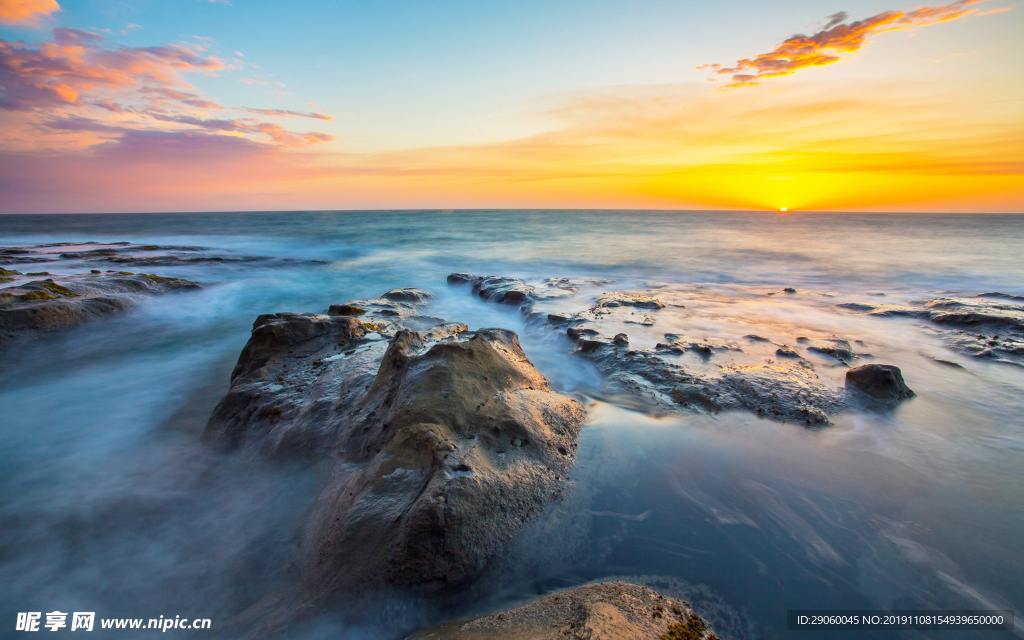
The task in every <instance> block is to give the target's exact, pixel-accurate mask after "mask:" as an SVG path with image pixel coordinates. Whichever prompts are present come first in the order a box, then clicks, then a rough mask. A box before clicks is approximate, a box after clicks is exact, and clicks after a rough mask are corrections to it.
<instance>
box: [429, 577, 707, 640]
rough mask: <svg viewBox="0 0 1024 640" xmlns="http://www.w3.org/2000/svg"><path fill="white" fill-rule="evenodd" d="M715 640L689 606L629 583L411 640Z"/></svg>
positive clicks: (573, 593)
mask: <svg viewBox="0 0 1024 640" xmlns="http://www.w3.org/2000/svg"><path fill="white" fill-rule="evenodd" d="M498 638H502V639H508V640H564V639H566V638H570V639H582V638H586V639H588V640H660V639H664V638H667V639H668V640H675V639H684V638H685V639H686V640H705V639H706V640H714V639H717V638H718V635H717V634H716V633H715V631H714V630H713V629H712V628H711V626H710V625H709V624H708V622H707V621H706V620H705V619H704V618H702V617H701V616H700V615H698V614H697V613H695V612H694V611H693V608H692V607H691V605H690V603H689V602H686V601H683V600H679V599H676V598H672V597H668V596H664V595H662V594H660V593H658V592H656V591H653V590H651V589H649V588H647V587H644V586H640V585H635V584H628V583H625V582H600V583H596V584H589V585H585V586H582V587H577V588H575V589H571V590H566V591H558V592H555V593H552V594H549V595H547V596H544V597H543V598H541V599H539V600H537V601H536V602H534V603H532V604H528V605H526V606H523V607H519V608H517V609H512V610H511V611H505V612H503V613H498V614H494V615H490V616H484V617H481V618H477V619H475V620H469V621H456V622H449V623H447V624H444V625H441V626H439V627H435V628H433V629H427V630H425V631H421V632H419V633H416V634H414V635H412V636H410V638H409V640H490V639H498Z"/></svg>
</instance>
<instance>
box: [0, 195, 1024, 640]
mask: <svg viewBox="0 0 1024 640" xmlns="http://www.w3.org/2000/svg"><path fill="white" fill-rule="evenodd" d="M85 241H97V242H117V241H130V242H133V243H152V244H161V245H171V244H173V245H197V246H203V247H208V248H210V249H211V250H213V251H216V252H218V253H220V254H225V255H238V256H243V255H258V256H269V257H273V258H276V259H277V260H273V261H263V262H249V263H243V262H230V261H226V262H224V263H202V264H191V265H181V266H167V267H148V268H146V269H145V271H147V272H153V273H157V274H160V275H168V276H176V277H182V278H188V279H191V280H195V281H197V282H200V283H202V284H203V285H204V288H203V289H202V290H201V291H198V292H187V293H178V294H173V295H168V296H163V297H153V298H147V299H145V300H144V302H143V303H142V304H141V305H140V306H138V307H136V308H134V309H132V310H130V311H129V312H126V313H124V314H121V315H119V316H116V317H113V318H110V319H107V320H103V321H100V322H95V323H92V324H89V325H86V326H83V327H80V328H76V329H73V330H68V331H63V332H60V333H56V334H53V335H50V336H46V337H44V338H41V339H38V340H34V341H31V342H28V343H25V344H21V345H17V346H14V347H11V348H8V349H6V350H5V351H4V352H3V353H2V354H0V358H2V360H0V425H2V426H0V436H2V438H3V444H2V446H0V603H2V620H3V621H4V622H3V623H2V625H0V628H2V629H3V632H2V633H0V635H2V636H4V637H6V636H7V635H8V634H13V633H14V632H13V631H11V629H13V621H14V618H15V613H16V612H18V611H44V612H46V611H53V610H60V611H95V612H96V613H97V617H98V618H100V617H140V618H150V617H157V616H159V615H165V616H167V615H170V616H172V617H173V616H174V615H182V616H188V617H204V618H205V617H208V618H211V619H212V620H213V626H214V630H215V631H214V633H213V636H211V637H221V634H218V633H216V629H217V627H218V624H225V623H226V622H227V621H228V620H229V619H230V618H231V617H232V616H233V615H235V614H237V613H238V612H240V611H242V610H243V609H245V608H246V607H247V606H249V605H251V604H252V603H254V602H256V601H257V600H258V599H259V598H260V597H261V596H263V595H265V594H266V593H268V592H270V591H272V590H274V589H275V588H277V587H278V586H280V585H281V584H282V583H283V581H285V580H287V570H288V562H289V559H290V557H291V553H292V551H293V549H294V547H295V541H296V535H297V529H298V527H299V526H300V523H301V521H302V517H303V514H304V513H305V511H306V510H307V509H308V508H309V506H310V505H311V503H312V501H313V499H314V498H315V497H316V495H317V492H318V491H319V488H320V483H321V482H322V477H321V473H322V470H321V469H318V468H317V467H316V466H312V467H310V466H304V465H289V464H282V463H276V464H271V463H267V462H259V461H255V460H252V459H244V458H241V457H237V456H222V455H216V454H214V453H212V452H210V451H208V450H207V448H206V447H204V445H203V444H202V443H201V442H200V441H199V436H200V434H201V433H202V430H203V428H204V426H205V424H206V420H207V418H208V416H209V414H210V411H211V410H212V408H213V406H214V405H215V404H216V402H217V401H218V400H219V398H220V397H221V396H222V395H223V394H224V393H225V392H226V391H227V388H228V382H229V375H230V371H231V368H232V366H233V365H234V362H235V360H236V359H237V357H238V353H239V351H240V350H241V348H242V346H243V345H244V344H245V342H246V340H247V338H248V336H249V332H250V329H251V326H252V322H253V320H254V319H255V317H256V316H257V315H259V314H262V313H269V312H277V311H296V312H322V311H324V310H325V309H326V308H327V307H328V306H329V305H330V304H338V303H343V302H345V301H348V300H354V299H364V298H375V297H377V296H379V295H380V294H381V293H383V292H384V291H387V290H388V289H392V288H396V287H403V286H415V287H421V288H423V289H427V290H429V291H432V292H434V293H435V294H436V295H437V298H436V300H435V301H434V303H433V305H432V307H431V308H430V309H429V313H430V314H431V315H436V316H441V317H444V318H446V319H447V320H449V321H461V322H465V323H467V324H468V325H469V327H470V328H471V329H472V328H479V327H488V326H499V327H506V328H510V329H513V330H515V331H516V332H518V333H519V334H520V338H521V342H522V345H523V348H524V350H525V351H526V353H527V355H528V356H529V357H530V359H531V361H532V362H533V363H534V364H535V365H536V366H537V368H538V369H539V370H540V371H541V372H542V373H543V374H545V375H546V376H547V377H548V378H549V379H550V380H551V381H552V383H553V385H554V386H555V387H556V388H557V389H558V390H560V391H562V392H565V393H573V394H577V395H578V397H581V398H583V399H584V401H585V402H586V404H587V408H588V416H589V417H588V421H587V424H586V426H585V427H584V429H583V432H582V435H581V440H580V449H579V455H578V460H577V464H576V468H575V469H574V471H573V473H572V476H571V478H572V483H573V485H572V490H571V492H570V494H569V497H568V498H566V500H565V501H564V502H563V503H561V504H557V505H556V506H555V507H553V508H551V509H549V510H548V511H546V512H545V513H544V515H543V516H541V517H540V518H539V519H538V520H537V521H535V522H533V523H532V524H531V525H530V526H529V527H528V529H527V530H526V531H524V532H523V534H522V535H521V541H520V543H518V544H516V545H514V546H513V547H512V549H511V551H510V552H509V555H508V556H507V557H504V558H501V559H500V560H498V561H496V564H495V567H494V570H493V572H492V575H490V576H487V577H485V579H484V581H483V582H482V586H481V588H480V589H479V590H478V593H477V594H476V597H475V599H474V600H472V601H466V602H463V603H462V604H461V605H460V607H458V608H456V609H449V610H446V611H442V612H439V611H436V610H432V609H431V608H430V606H429V605H427V604H425V603H422V602H417V601H415V600H408V601H403V602H394V601H389V602H382V604H381V609H380V611H377V612H371V615H370V616H369V618H368V619H366V620H362V621H360V622H358V623H357V624H354V623H351V622H350V621H346V620H343V619H340V618H338V617H336V616H331V615H325V616H322V617H321V618H318V619H317V620H315V621H313V622H312V623H311V624H309V625H307V626H305V627H304V628H303V629H301V630H299V631H296V632H295V634H293V635H294V636H295V637H303V638H318V637H331V638H400V637H403V635H404V634H405V633H407V632H409V631H411V630H414V629H415V628H416V627H417V626H418V625H422V624H427V623H429V622H436V621H438V620H439V619H440V618H443V617H444V616H457V615H471V614H478V613H486V612H492V611H496V610H501V609H503V608H508V607H509V606H513V605H516V604H519V603H523V602H526V601H528V600H529V599H531V598H532V597H535V596H536V595H537V594H542V593H545V592H547V591H550V590H553V589H558V588H564V587H568V586H573V585H577V584H581V583H584V582H588V581H592V580H597V579H601V578H605V577H609V576H633V577H640V578H638V579H643V580H647V581H648V582H650V583H652V584H659V585H661V588H663V589H666V590H672V591H673V592H674V593H682V594H684V595H687V596H688V597H689V598H690V599H691V600H692V601H693V602H694V603H695V605H700V606H701V607H704V610H705V611H706V612H709V615H712V617H714V616H718V618H719V619H720V620H722V621H723V622H722V625H723V626H722V627H721V628H719V629H718V630H719V635H721V636H722V637H723V638H725V637H734V638H780V637H783V636H785V635H786V634H787V631H786V610H787V609H880V608H892V609H993V608H1000V609H1017V610H1018V611H1019V610H1020V609H1021V607H1022V605H1024V544H1022V538H1024V464H1022V463H1024V418H1022V416H1024V368H1021V367H1018V366H1014V365H1012V364H1005V363H999V362H991V361H986V360H983V359H977V358H972V357H969V356H966V355H963V354H961V353H958V352H956V351H953V350H951V349H950V348H949V346H948V345H947V344H946V343H945V342H944V341H943V339H942V337H941V336H940V335H938V333H936V332H934V331H929V330H928V328H927V327H924V326H922V324H923V323H922V322H920V321H916V320H911V319H898V318H878V317H871V316H866V315H857V314H851V313H847V312H844V311H843V310H841V309H838V308H837V307H836V305H837V304H838V303H843V302H851V301H863V300H865V299H875V300H877V299H878V298H880V297H883V296H884V299H885V301H886V302H895V303H906V302H909V301H911V300H915V299H921V298H928V297H936V296H943V295H970V296H973V295H976V294H979V293H985V292H993V291H999V292H1003V293H1006V294H1013V295H1024V259H1022V256H1024V217H1020V216H980V215H977V216H967V215H959V216H956V215H927V216H926V215H887V214H872V215H860V214H857V215H852V214H842V215H840V214H833V215H824V214H791V215H777V214H764V213H719V212H703V213H702V212H695V213H686V212H672V213H668V212H665V213H658V212H607V211H600V212H599V211H594V212H585V211H584V212H581V211H574V212H555V211H538V212H529V211H488V212H459V211H456V212H445V211H414V212H309V213H247V214H176V215H171V214H159V215H158V214H145V215H76V216H66V215H61V216H0V245H3V246H8V247H9V246H16V245H29V244H39V243H55V242H85ZM89 268H90V265H87V264H85V263H82V262H79V261H75V260H60V259H55V260H54V261H53V262H48V263H39V264H34V265H32V270H39V271H44V270H45V271H48V272H50V273H53V274H61V273H82V272H83V271H88V269H89ZM104 268H107V267H104ZM136 270H138V269H136ZM455 271H463V272H469V273H476V274H481V275H484V274H488V275H489V274H494V275H509V276H517V277H529V278H543V277H549V276H568V277H599V278H607V279H610V280H613V281H614V284H609V285H607V287H608V289H609V290H611V289H614V290H620V289H635V288H649V287H659V288H660V290H662V291H665V292H666V294H667V295H677V296H680V297H682V298H685V299H686V304H685V307H683V308H682V309H684V310H679V311H671V310H669V311H666V317H665V318H659V320H658V324H656V325H655V326H653V327H642V326H640V325H637V327H636V329H635V332H633V331H631V333H630V340H631V342H634V343H636V344H638V345H640V346H653V344H654V342H656V341H657V339H658V336H659V335H661V334H662V333H664V332H667V331H673V330H677V331H680V332H683V331H684V332H686V333H687V334H689V335H695V336H704V337H711V338H715V339H720V340H737V339H740V338H741V337H742V336H744V335H746V334H750V333H757V334H761V335H766V336H769V337H771V338H773V339H776V340H779V341H786V342H792V341H793V340H794V339H795V337H796V336H801V335H809V334H811V335H837V336H842V337H844V338H847V339H850V340H861V341H863V345H864V346H863V350H865V351H868V352H870V354H871V356H870V357H864V358H862V359H863V361H865V362H869V361H877V362H884V363H888V364H895V365H897V366H899V367H900V368H901V369H902V371H903V375H904V377H905V379H906V380H907V383H908V384H909V385H910V387H911V388H913V389H914V391H915V392H916V394H917V395H916V397H915V398H913V399H911V400H910V401H907V402H905V403H903V404H902V405H901V406H900V407H899V408H897V409H896V410H894V411H892V412H879V411H852V412H849V413H844V414H841V415H839V416H837V417H836V418H834V420H833V424H832V425H831V426H827V427H822V428H815V429H810V428H806V427H805V426H802V425H797V424H792V423H783V422H777V421H773V420H769V419H762V418H758V417H756V416H754V415H752V414H747V413H721V414H716V415H704V414H692V415H690V414H684V415H674V416H657V415H651V414H648V413H645V412H642V411H637V410H635V409H631V408H629V407H627V406H624V405H622V404H621V403H620V404H616V402H615V401H614V399H609V398H603V399H602V396H601V395H600V393H598V392H597V389H599V388H600V385H601V376H600V374H599V373H598V372H597V371H596V370H595V369H594V368H593V366H592V365H590V364H589V363H588V362H587V361H584V360H581V359H577V358H574V357H572V356H570V355H568V352H569V350H570V344H569V342H568V340H567V339H566V338H565V337H564V336H559V335H557V334H555V333H553V332H552V331H550V330H548V329H544V328H537V327H525V326H524V325H523V320H522V318H521V315H520V313H519V312H518V310H516V309H514V308H511V307H506V306H502V305H496V304H493V303H489V302H485V301H482V300H480V299H478V298H476V297H474V296H472V295H470V294H469V292H468V290H467V289H466V288H462V287H449V286H448V285H447V284H446V282H445V277H446V276H447V274H449V273H451V272H455ZM783 287H793V288H795V289H796V290H797V294H795V295H773V296H769V295H767V294H769V293H774V292H777V291H779V290H781V289H782V288H783ZM672 313H674V314H675V315H674V316H673V315H671V314H672ZM826 360H827V359H825V358H822V359H821V360H820V361H815V365H816V367H817V371H818V374H819V375H820V376H821V377H822V378H823V379H825V380H827V381H828V382H829V383H831V384H833V385H834V386H837V387H838V386H841V385H842V379H843V375H844V373H845V367H844V366H841V363H835V362H831V363H830V362H827V361H826ZM942 361H946V362H942ZM949 362H953V363H956V364H959V365H960V367H959V368H957V367H953V366H950V365H949V364H948V363H949ZM684 364H686V363H685V362H684ZM689 364H692V366H700V362H698V361H697V360H694V361H693V362H692V363H689ZM439 617H440V618H439ZM1018 628H1020V623H1019V622H1018ZM94 633H96V635H97V636H100V637H102V636H103V632H99V631H97V632H94ZM150 633H152V632H150ZM1017 633H1018V634H1019V633H1020V632H1017ZM199 634H200V632H189V633H182V634H180V635H181V636H182V637H184V636H185V635H199ZM170 635H174V634H173V633H172V634H170ZM206 635H209V632H206ZM1012 635H1013V634H1012V633H1011V632H995V631H985V632H979V633H977V634H976V636H977V637H984V638H991V639H993V640H994V639H996V638H1002V637H1007V638H1008V637H1012ZM118 636H120V637H127V636H126V635H125V632H110V637H118ZM926 636H927V637H951V638H952V637H957V638H960V637H972V636H971V634H969V633H968V632H964V631H958V632H946V633H945V635H943V634H942V633H937V632H928V633H914V632H901V633H897V632H889V633H881V632H879V633H877V634H872V633H867V632H846V633H844V632H834V633H831V634H829V635H828V637H830V638H845V637H850V638H853V637H856V638H867V637H879V638H896V637H906V638H912V637H926ZM808 637H812V636H811V635H809V636H808Z"/></svg>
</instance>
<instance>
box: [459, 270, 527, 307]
mask: <svg viewBox="0 0 1024 640" xmlns="http://www.w3.org/2000/svg"><path fill="white" fill-rule="evenodd" d="M473 292H474V293H476V294H478V295H479V296H480V297H481V298H483V299H485V300H493V301H494V302H500V303H502V304H513V305H517V304H522V303H523V302H526V300H527V299H528V298H529V296H530V294H531V293H533V287H531V286H530V285H528V284H526V283H525V282H524V281H522V280H519V279H518V278H505V277H502V276H485V277H483V278H477V279H476V280H475V281H474V282H473Z"/></svg>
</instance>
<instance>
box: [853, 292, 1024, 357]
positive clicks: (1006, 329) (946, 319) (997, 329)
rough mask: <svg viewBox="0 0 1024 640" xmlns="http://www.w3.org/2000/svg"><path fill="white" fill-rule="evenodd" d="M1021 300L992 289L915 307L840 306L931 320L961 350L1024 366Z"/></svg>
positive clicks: (879, 314)
mask: <svg viewBox="0 0 1024 640" xmlns="http://www.w3.org/2000/svg"><path fill="white" fill-rule="evenodd" d="M991 298H995V299H996V300H1001V301H1000V302H994V301H992V300H991ZM1019 301H1020V298H1019V297H1018V296H1012V295H1009V294H1001V293H997V292H990V293H983V294H978V295H976V296H974V297H972V298H934V299H931V300H917V301H915V302H913V303H911V304H912V306H901V305H892V304H883V305H875V304H868V303H859V302H848V303H844V304H841V305H839V306H840V307H841V308H843V309H847V310H850V311H853V312H856V313H866V314H868V315H872V316H878V317H910V318H920V319H924V320H928V321H930V322H931V323H933V324H934V325H936V326H937V328H938V329H940V330H941V331H942V332H943V335H944V337H945V340H946V342H947V344H948V345H949V346H950V347H953V348H954V349H957V350H958V351H960V352H961V353H964V354H966V355H970V356H974V357H976V358H985V359H988V360H993V361H996V362H1004V363H1008V364H1015V365H1018V366H1024V305H1022V304H1018V302H1019Z"/></svg>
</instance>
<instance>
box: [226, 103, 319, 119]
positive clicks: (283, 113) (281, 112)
mask: <svg viewBox="0 0 1024 640" xmlns="http://www.w3.org/2000/svg"><path fill="white" fill-rule="evenodd" d="M308 106H313V107H315V106H316V105H308ZM246 111H248V112H249V113H257V114H259V115H261V116H273V117H275V118H313V119H315V120H334V118H333V117H331V116H329V115H327V114H326V113H317V112H312V113H303V112H301V111H291V110H289V109H246Z"/></svg>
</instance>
